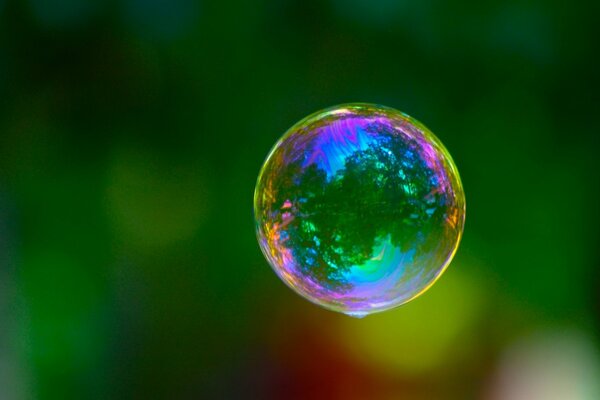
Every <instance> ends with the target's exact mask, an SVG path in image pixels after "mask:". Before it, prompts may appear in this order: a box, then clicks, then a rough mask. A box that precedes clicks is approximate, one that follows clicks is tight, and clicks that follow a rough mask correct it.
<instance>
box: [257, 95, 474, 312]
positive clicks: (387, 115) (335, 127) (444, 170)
mask: <svg viewBox="0 0 600 400" xmlns="http://www.w3.org/2000/svg"><path fill="white" fill-rule="evenodd" d="M254 213H255V219H256V230H257V237H258V242H259V244H260V247H261V249H262V251H263V254H264V255H265V257H266V258H267V260H268V262H269V263H270V264H271V266H272V267H273V269H274V270H275V272H276V273H277V275H279V277H280V278H281V279H282V280H283V281H284V282H285V283H286V284H287V285H288V286H289V287H291V288H292V289H293V290H295V291H296V292H298V293H299V294H300V295H302V296H304V297H305V298H307V299H308V300H310V301H312V302H314V303H316V304H318V305H320V306H322V307H325V308H327V309H330V310H333V311H338V312H342V313H345V314H348V315H351V316H355V317H362V316H365V315H367V314H370V313H373V312H378V311H384V310H387V309H390V308H392V307H396V306H398V305H401V304H403V303H406V302H408V301H410V300H412V299H414V298H415V297H417V296H419V295H420V294H421V293H423V292H425V291H426V290H427V289H428V288H429V287H431V285H432V284H433V283H434V282H435V281H436V279H438V278H439V277H440V276H441V274H442V273H443V272H444V270H445V269H446V267H447V266H448V264H449V263H450V261H451V260H452V257H453V256H454V253H455V252H456V249H457V247H458V244H459V242H460V238H461V236H462V231H463V226H464V219H465V198H464V193H463V189H462V185H461V182H460V178H459V175H458V171H457V169H456V166H455V165H454V163H453V161H452V158H451V157H450V154H449V153H448V151H447V150H446V149H445V148H444V146H443V145H442V143H441V142H440V141H439V139H437V138H436V137H435V136H434V135H433V133H431V132H430V131H429V130H428V129H427V128H426V127H425V126H423V125H422V124H421V123H419V122H418V121H416V120H414V119H413V118H411V117H409V116H407V115H406V114H403V113H401V112H399V111H396V110H393V109H391V108H387V107H383V106H378V105H372V104H345V105H340V106H336V107H332V108H328V109H325V110H322V111H318V112H316V113H314V114H312V115H310V116H308V117H306V118H304V119H303V120H301V121H300V122H298V123H297V124H296V125H294V126H293V127H292V128H290V129H289V130H288V131H287V132H286V133H285V135H284V136H283V137H282V138H281V139H280V140H279V142H277V144H276V145H275V146H274V147H273V149H272V150H271V152H270V154H269V156H268V157H267V159H266V161H265V163H264V165H263V167H262V169H261V171H260V175H259V177H258V181H257V184H256V190H255V193H254Z"/></svg>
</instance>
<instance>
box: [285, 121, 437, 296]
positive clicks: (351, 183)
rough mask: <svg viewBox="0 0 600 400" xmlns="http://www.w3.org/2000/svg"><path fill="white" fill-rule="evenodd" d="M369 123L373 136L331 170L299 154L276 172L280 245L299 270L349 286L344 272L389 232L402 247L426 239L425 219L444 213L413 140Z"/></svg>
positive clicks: (334, 284)
mask: <svg viewBox="0 0 600 400" xmlns="http://www.w3.org/2000/svg"><path fill="white" fill-rule="evenodd" d="M373 129H377V130H378V132H377V135H378V141H377V143H371V144H370V145H369V147H368V148H366V149H364V150H357V151H355V152H353V153H352V154H351V155H350V156H348V157H346V159H345V167H344V168H342V169H340V170H338V171H337V172H336V173H335V175H333V176H332V177H329V178H328V176H327V173H326V172H325V170H323V169H322V168H320V167H319V166H318V165H317V164H315V163H313V164H310V165H308V166H305V167H303V166H302V161H301V160H298V161H296V162H292V163H289V164H287V165H286V169H285V171H281V172H280V173H279V174H278V182H277V183H276V185H275V186H276V187H277V188H278V190H277V194H276V197H275V199H274V202H275V203H274V208H275V207H281V209H280V217H281V221H282V222H283V225H284V226H285V227H284V228H283V229H282V238H283V239H284V240H285V246H286V247H287V248H289V249H290V250H291V251H292V252H293V254H294V257H295V259H296V260H298V264H299V268H300V269H301V271H302V273H303V274H306V275H308V276H310V277H311V278H312V279H314V280H315V281H317V282H319V283H320V284H321V285H323V286H324V287H326V288H328V289H334V288H335V289H336V290H338V291H339V290H340V289H344V287H346V288H348V287H349V286H348V283H347V282H346V281H345V279H344V274H345V273H347V272H348V271H349V270H350V268H351V267H352V266H355V265H361V264H363V263H365V262H366V261H367V260H369V259H370V258H372V257H373V248H374V247H375V246H377V245H380V244H381V242H382V241H383V240H384V239H387V238H388V237H389V238H390V239H391V242H392V244H393V245H394V246H396V247H399V248H400V249H401V250H402V251H408V250H409V249H410V248H412V247H414V246H422V245H424V244H425V243H424V236H425V235H424V234H423V232H424V230H427V229H428V227H427V226H428V224H431V223H433V222H434V221H436V220H439V219H440V218H442V217H443V216H442V215H439V214H441V211H440V212H438V211H439V210H441V208H440V207H439V206H441V205H443V201H444V199H443V196H441V195H439V194H438V193H437V192H436V190H435V188H436V185H437V182H436V181H435V179H436V178H435V176H434V172H433V171H432V170H431V169H430V168H428V167H427V166H426V165H425V163H424V161H423V160H422V159H421V158H420V157H419V156H418V153H417V151H418V149H417V147H416V146H417V144H416V142H414V141H409V140H406V138H403V137H400V136H398V135H397V134H395V133H392V132H388V131H385V127H376V128H373V127H371V130H373ZM284 220H286V221H287V223H285V222H284Z"/></svg>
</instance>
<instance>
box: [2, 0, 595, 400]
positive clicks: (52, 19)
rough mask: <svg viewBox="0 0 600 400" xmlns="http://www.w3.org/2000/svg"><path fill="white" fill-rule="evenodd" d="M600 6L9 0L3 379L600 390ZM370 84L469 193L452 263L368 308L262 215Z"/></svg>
mask: <svg viewBox="0 0 600 400" xmlns="http://www.w3.org/2000/svg"><path fill="white" fill-rule="evenodd" d="M599 8H600V7H599V6H598V2H592V1H571V2H568V3H565V2H563V1H557V0H556V1H553V0H543V1H542V0H538V1H535V0H534V1H527V2H525V1H523V2H518V1H510V0H509V1H491V2H475V1H466V0H462V1H443V0H419V1H411V0H397V1H394V0H328V1H316V0H279V1H266V0H256V1H215V0H213V1H208V0H204V1H202V0H198V1H196V0H123V1H117V0H112V1H110V0H109V1H101V0H85V1H84V0H80V1H78V0H55V1H47V0H23V1H17V0H0V318H1V319H0V399H2V400H13V399H121V398H122V399H148V398H159V399H238V398H239V399H357V400H358V399H374V400H380V399H382V400H383V399H411V400H435V399H451V400H452V399H456V400H465V399H485V400H525V399H526V400H597V399H599V398H600V355H599V347H598V344H599V341H598V332H599V331H598V328H599V322H600V295H599V290H598V288H599V287H600V274H599V273H598V267H599V265H598V264H599V262H600V251H599V248H600V247H599V244H600V240H599V238H598V231H599V228H598V227H599V223H600V214H599V209H600V207H599V200H598V198H599V197H598V196H599V190H598V189H599V185H598V181H597V175H598V169H599V165H598V153H597V151H598V137H599V131H598V116H599V103H600V102H599V98H598V93H599V91H600V84H599V74H598V71H599V66H598V61H599V60H600V59H599V58H598V48H597V43H598V38H600V25H599V24H598V23H597V15H598V14H599V11H600V10H599ZM353 101H361V102H373V103H380V104H385V105H388V106H390V107H394V108H397V109H400V110H402V111H404V112H406V113H408V114H410V115H412V116H414V117H415V118H417V119H419V120H421V121H423V122H424V123H425V124H426V125H427V126H428V127H429V128H430V129H431V130H432V131H433V132H435V133H436V135H437V136H438V137H440V139H441V140H442V141H443V142H444V143H445V145H446V146H447V147H448V149H449V150H450V152H451V153H452V155H453V157H454V160H455V161H456V164H457V165H458V168H459V170H460V172H461V176H462V180H463V184H464V186H465V191H466V195H467V221H466V229H465V234H464V239H463V242H462V245H461V247H460V248H459V251H458V253H457V256H456V258H455V260H454V262H453V263H452V265H451V267H450V269H449V270H448V271H447V273H446V274H445V275H444V277H443V278H442V279H441V280H440V281H439V282H438V283H437V284H436V285H435V286H434V287H433V288H432V289H431V290H430V291H429V292H428V293H426V294H425V295H423V296H422V297H420V298H418V299H417V300H415V301H413V302H411V303H410V304H408V305H406V306H403V307H401V308H398V309H395V310H392V311H390V312H387V313H383V314H379V315H373V316H369V317H367V318H365V319H363V320H354V319H351V318H348V317H346V316H343V315H337V314H334V313H331V312H328V311H325V310H322V309H320V308H318V307H316V306H314V305H312V304H310V303H308V302H306V301H304V300H302V299H301V298H300V297H298V296H297V295H295V294H294V293H292V292H291V291H290V290H289V289H287V288H286V287H285V286H284V285H283V284H282V283H281V282H280V281H279V279H278V278H277V277H276V276H275V274H274V273H273V272H272V271H271V269H270V268H269V266H268V264H267V263H266V261H265V260H264V258H263V256H262V255H261V253H260V250H259V248H258V245H257V243H256V239H255V235H254V222H253V213H252V195H253V190H254V184H255V179H256V176H257V174H258V171H259V168H260V166H261V164H262V162H263V160H264V157H265V156H266V155H267V152H268V151H269V149H270V148H271V146H272V145H273V144H274V143H275V141H276V140H277V139H278V138H279V137H280V135H282V134H283V132H284V131H285V130H286V129H287V128H288V127H290V126H291V125H292V124H293V123H295V122H296V121H298V120H299V119H301V118H302V117H304V116H306V115H308V114H309V113H311V112H314V111H316V110H318V109H321V108H323V107H326V106H331V105H334V104H338V103H344V102H353Z"/></svg>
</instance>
